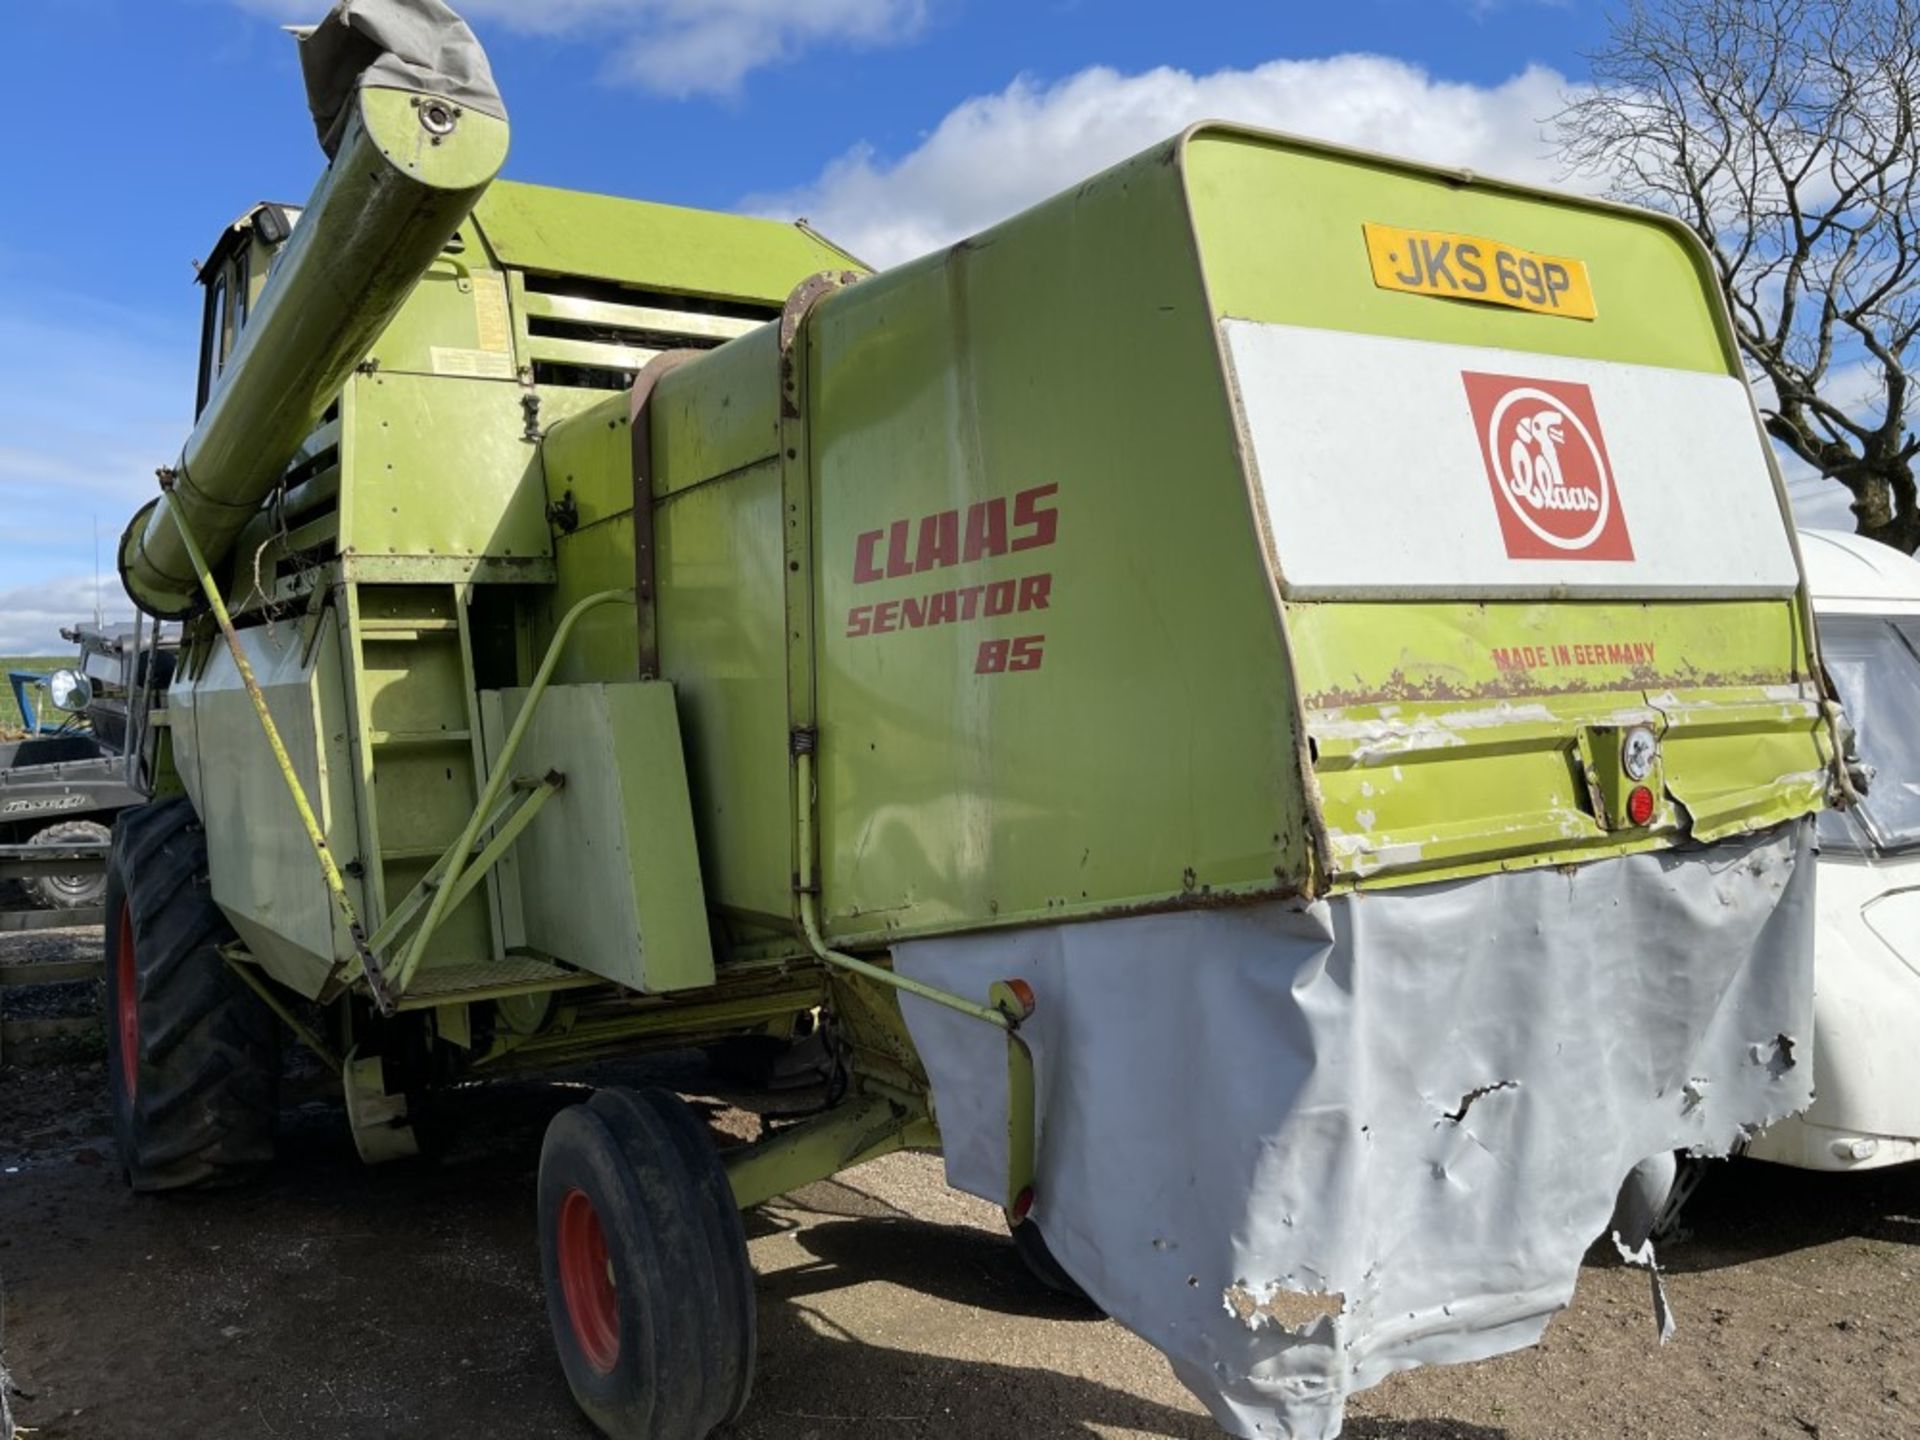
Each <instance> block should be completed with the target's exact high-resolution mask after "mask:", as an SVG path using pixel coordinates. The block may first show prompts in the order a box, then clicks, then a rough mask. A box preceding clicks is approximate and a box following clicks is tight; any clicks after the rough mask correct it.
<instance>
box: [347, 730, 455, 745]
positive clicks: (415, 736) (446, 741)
mask: <svg viewBox="0 0 1920 1440" xmlns="http://www.w3.org/2000/svg"><path fill="white" fill-rule="evenodd" d="M368 733H369V735H370V737H371V739H372V741H373V743H374V745H375V746H399V745H453V744H459V745H465V744H468V743H470V742H471V741H472V739H473V732H472V731H471V730H373V731H369V732H368Z"/></svg>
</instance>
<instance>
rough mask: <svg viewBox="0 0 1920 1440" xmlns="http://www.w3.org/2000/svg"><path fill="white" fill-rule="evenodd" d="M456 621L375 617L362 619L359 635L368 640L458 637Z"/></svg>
mask: <svg viewBox="0 0 1920 1440" xmlns="http://www.w3.org/2000/svg"><path fill="white" fill-rule="evenodd" d="M459 633H460V622H459V621H458V620H443V619H436V618H434V617H432V616H426V617H418V618H409V617H406V616H397V617H385V616H375V617H374V618H372V619H368V618H366V617H364V616H363V617H362V618H361V620H360V634H361V635H362V637H364V638H365V639H368V640H417V639H419V638H420V637H421V636H422V635H458V634H459Z"/></svg>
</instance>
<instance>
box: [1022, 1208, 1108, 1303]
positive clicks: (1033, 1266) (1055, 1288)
mask: <svg viewBox="0 0 1920 1440" xmlns="http://www.w3.org/2000/svg"><path fill="white" fill-rule="evenodd" d="M1013 1248H1014V1251H1015V1252H1016V1253H1017V1254H1018V1255H1019V1256H1020V1261H1021V1263H1022V1264H1023V1265H1025V1266H1026V1267H1027V1273H1028V1274H1029V1275H1031V1276H1033V1278H1034V1279H1036V1280H1038V1281H1039V1282H1040V1284H1041V1285H1042V1286H1043V1287H1045V1288H1046V1289H1048V1290H1051V1291H1052V1292H1053V1293H1054V1294H1056V1295H1060V1296H1063V1297H1065V1298H1066V1299H1068V1300H1077V1301H1079V1302H1080V1303H1081V1304H1082V1305H1091V1304H1093V1300H1092V1298H1091V1297H1089V1296H1088V1294H1087V1292H1086V1291H1084V1290H1082V1289H1081V1288H1080V1282H1079V1281H1078V1280H1075V1279H1074V1278H1073V1277H1072V1276H1071V1275H1069V1274H1068V1273H1067V1272H1066V1271H1065V1270H1063V1269H1061V1268H1060V1262H1059V1261H1058V1260H1056V1259H1054V1258H1053V1251H1052V1250H1050V1249H1049V1248H1048V1247H1047V1237H1046V1236H1044V1235H1042V1234H1041V1233H1040V1227H1039V1226H1038V1225H1036V1224H1034V1222H1033V1221H1031V1220H1023V1221H1021V1222H1020V1223H1019V1224H1018V1225H1015V1226H1014V1227H1013Z"/></svg>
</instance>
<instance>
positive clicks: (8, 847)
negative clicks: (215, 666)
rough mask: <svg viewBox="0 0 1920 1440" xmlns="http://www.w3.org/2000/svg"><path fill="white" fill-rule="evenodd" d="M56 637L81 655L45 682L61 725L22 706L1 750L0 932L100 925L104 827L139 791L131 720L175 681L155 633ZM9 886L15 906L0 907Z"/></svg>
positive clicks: (129, 629) (86, 631)
mask: <svg viewBox="0 0 1920 1440" xmlns="http://www.w3.org/2000/svg"><path fill="white" fill-rule="evenodd" d="M60 633H61V635H62V637H63V638H65V639H67V640H70V641H72V642H73V643H74V644H75V645H77V646H78V647H79V653H78V656H77V658H76V661H75V664H74V665H73V666H71V667H67V668H63V669H60V670H56V671H54V672H53V673H52V674H50V675H47V676H45V677H42V678H43V679H44V682H45V685H44V688H45V690H46V692H47V694H48V697H49V699H50V701H51V704H52V706H53V708H54V709H55V710H56V711H58V712H59V713H60V715H61V720H60V723H59V724H57V725H55V724H52V723H50V721H49V720H48V718H47V717H45V716H43V715H41V714H39V713H37V711H36V710H35V709H34V708H33V707H31V706H28V705H25V704H23V705H22V713H23V715H24V716H25V718H26V720H27V728H28V734H27V735H25V736H24V737H22V738H21V739H19V740H14V741H7V742H4V743H0V932H5V931H10V930H33V929H46V928H50V927H52V926H57V925H96V924H98V923H100V921H101V919H102V918H103V917H104V915H105V911H104V909H103V908H102V907H103V902H104V900H105V896H106V883H107V866H106V862H107V847H108V840H109V837H110V834H111V832H110V830H109V827H110V826H111V825H112V823H113V817H114V816H115V815H117V814H119V812H120V811H122V810H124V809H126V808H127V807H129V806H131V805H137V804H139V803H140V802H141V801H143V800H144V799H145V798H146V795H147V778H146V775H147V772H146V760H145V757H144V756H143V755H142V754H141V752H140V750H139V747H138V746H129V745H128V744H127V735H128V722H127V717H128V712H129V709H130V708H132V709H138V710H144V709H145V708H146V706H147V705H148V704H149V703H150V701H151V698H152V696H153V694H154V693H155V692H156V691H158V690H162V689H164V688H165V686H166V685H167V683H168V682H169V681H170V680H171V679H172V674H173V671H172V664H173V652H172V648H171V643H170V642H169V641H167V640H166V639H165V637H164V635H163V633H162V629H161V627H159V626H158V625H154V626H148V625H146V624H144V623H143V624H140V625H136V626H121V627H118V628H115V629H112V630H103V629H100V628H98V627H95V626H90V625H78V626H75V627H73V628H71V629H67V630H62V631H61V632H60ZM15 689H16V694H19V693H21V689H22V687H20V686H18V685H16V687H15ZM9 884H11V885H13V886H16V887H18V890H17V896H16V898H17V899H18V900H19V901H20V902H21V903H7V899H8V897H7V895H6V891H5V887H6V886H7V885H9Z"/></svg>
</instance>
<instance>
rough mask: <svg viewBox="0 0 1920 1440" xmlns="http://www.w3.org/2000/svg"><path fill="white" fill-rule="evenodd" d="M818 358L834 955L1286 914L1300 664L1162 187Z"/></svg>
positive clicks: (861, 327) (1069, 221)
mask: <svg viewBox="0 0 1920 1440" xmlns="http://www.w3.org/2000/svg"><path fill="white" fill-rule="evenodd" d="M811 331H812V336H813V350H812V354H811V358H810V365H811V372H810V373H811V381H810V392H811V404H810V413H811V424H812V427H813V429H812V437H811V443H812V456H811V459H812V466H813V474H814V488H815V498H816V504H817V513H816V516H815V526H816V528H815V538H814V564H815V569H816V574H817V577H818V581H817V583H818V586H819V596H820V609H819V612H818V614H817V615H816V616H815V619H814V623H815V626H816V630H817V634H818V637H819V639H818V645H819V665H820V669H819V680H818V694H819V721H820V756H821V759H820V761H819V803H820V809H821V814H822V820H821V826H822V843H823V849H822V855H823V872H824V873H823V876H822V885H823V891H824V895H825V900H826V910H827V916H828V924H829V927H830V929H831V931H832V933H834V934H835V935H838V936H842V937H849V938H858V937H881V936H886V935H897V934H907V933H916V932H925V931H930V930H937V929H951V928H954V927H956V926H978V925H982V924H993V923H996V922H999V923H1012V922H1020V921H1030V920H1034V919H1040V918H1051V917H1058V916H1063V915H1070V914H1086V913H1098V912H1111V911H1113V910H1115V909H1121V908H1126V907H1131V906H1140V905H1164V904H1167V903H1181V902H1183V901H1198V900H1200V899H1201V898H1202V897H1203V896H1206V895H1210V894H1211V895H1222V894H1227V893H1251V892H1260V891H1267V892H1272V891H1285V890H1287V889H1290V888H1295V887H1299V886H1303V885H1304V883H1305V874H1306V866H1307V861H1306V846H1305V824H1304V817H1303V815H1302V812H1301V798H1300V782H1299V773H1298V770H1297V768H1296V766H1297V760H1296V752H1295V744H1296V736H1295V734H1294V730H1293V726H1292V711H1291V705H1292V699H1291V693H1290V688H1289V682H1288V672H1287V662H1286V658H1285V655H1284V653H1283V650H1282V645H1281V637H1280V632H1279V627H1278V624H1277V621H1276V616H1275V611H1274V601H1273V596H1272V593H1271V588H1270V584H1269V580H1268V577H1267V575H1266V574H1265V572H1264V568H1263V565H1262V563H1261V551H1260V543H1259V538H1258V535H1257V532H1256V530H1255V527H1254V524H1253V518H1252V511H1251V507H1250V504H1249V500H1248V495H1247V490H1246V484H1245V481H1244V479H1243V476H1242V472H1241V469H1240V465H1239V460H1238V457H1237V455H1236V453H1235V446H1234V437H1233V429H1232V419H1231V410H1230V407H1229V403H1228V399H1227V395H1226V393H1225V387H1224V384H1223V382H1222V379H1221V372H1220V366H1219V363H1218V358H1217V355H1216V352H1215V348H1214V338H1213V332H1212V325H1211V319H1210V316H1209V314H1208V312H1207V307H1206V297H1205V294H1204V291H1203V289H1202V286H1201V284H1200V277H1199V275H1198V273H1197V267H1196V259H1195V255H1194V250H1193V245H1192V239H1191V235H1190V232H1189V228H1188V223H1187V217H1186V214H1185V210H1184V206H1183V203H1182V199H1181V196H1180V193H1179V189H1178V185H1177V181H1176V172H1175V171H1174V170H1173V168H1172V167H1171V166H1169V165H1167V164H1165V163H1163V157H1160V156H1154V157H1148V158H1146V159H1143V160H1141V161H1139V162H1135V163H1133V164H1130V165H1128V166H1124V167H1121V168H1120V169H1118V170H1115V171H1113V172H1110V173H1109V174H1107V175H1105V176H1102V177H1100V178H1098V179H1096V180H1094V181H1091V182H1089V183H1088V184H1086V185H1084V186H1081V187H1080V188H1079V189H1077V190H1076V191H1074V192H1073V193H1072V194H1070V195H1068V196H1065V197H1062V198H1060V199H1058V200H1055V201H1052V202H1049V203H1048V204H1046V205H1043V206H1041V207H1040V208H1038V209H1036V210H1034V211H1031V212H1029V213H1028V214H1026V215H1024V216H1021V217H1019V218H1018V219H1016V220H1014V221H1011V222H1009V223H1008V224H1007V225H1005V226H1003V227H1001V228H1000V229H998V230H995V231H990V232H988V233H987V234H985V235H983V236H981V237H979V238H978V239H976V240H973V241H969V242H967V243H965V244H963V245H960V246H956V247H954V248H953V249H952V250H949V251H947V252H945V253H943V254H941V255H938V256H934V257H929V258H928V259H927V260H924V261H921V262H919V263H917V264H914V265H911V266H908V267H905V268H903V269H901V270H898V271H895V272H892V273H890V274H888V275H883V276H881V277H878V278H876V279H872V280H868V281H864V282H862V283H860V284H858V285H855V286H853V287H851V288H850V289H848V290H845V291H842V292H840V293H839V294H837V295H835V296H833V297H831V298H830V299H828V300H826V301H825V302H823V303H822V304H821V305H820V306H819V308H818V309H817V310H816V311H815V312H814V317H813V320H812V321H811Z"/></svg>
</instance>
